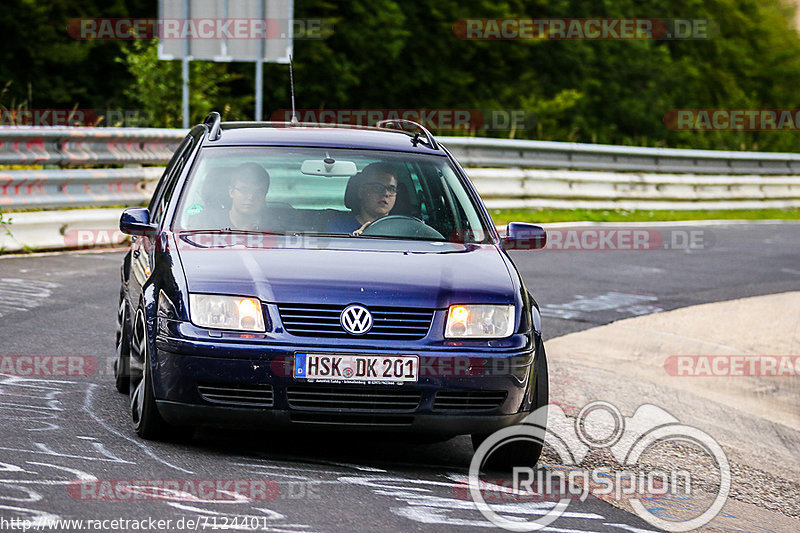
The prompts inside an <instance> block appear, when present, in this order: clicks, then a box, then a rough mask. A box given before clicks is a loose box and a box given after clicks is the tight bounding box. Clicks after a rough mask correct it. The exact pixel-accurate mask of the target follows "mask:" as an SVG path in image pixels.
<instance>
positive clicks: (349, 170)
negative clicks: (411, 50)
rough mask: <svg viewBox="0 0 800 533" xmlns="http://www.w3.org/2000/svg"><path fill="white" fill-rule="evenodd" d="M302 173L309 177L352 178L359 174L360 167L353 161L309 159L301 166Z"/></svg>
mask: <svg viewBox="0 0 800 533" xmlns="http://www.w3.org/2000/svg"><path fill="white" fill-rule="evenodd" d="M300 172H302V173H303V174H308V175H309V176H325V177H328V178H333V177H348V178H349V177H350V176H355V175H356V174H357V173H358V167H356V164H355V163H353V162H352V161H334V160H333V159H331V158H327V159H320V160H316V159H308V160H306V161H303V164H302V165H300Z"/></svg>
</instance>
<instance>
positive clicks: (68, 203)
mask: <svg viewBox="0 0 800 533" xmlns="http://www.w3.org/2000/svg"><path fill="white" fill-rule="evenodd" d="M163 170H164V169H163V168H162V167H144V168H113V169H109V168H98V169H69V170H10V171H7V172H2V171H0V209H3V208H6V209H26V208H58V207H75V206H96V207H101V206H107V205H121V204H122V205H137V204H141V203H142V202H146V201H147V200H148V199H149V198H150V195H151V194H152V191H147V190H146V189H145V184H146V183H148V182H151V181H154V180H157V179H158V178H160V177H161V173H162V172H163Z"/></svg>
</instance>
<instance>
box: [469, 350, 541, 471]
mask: <svg viewBox="0 0 800 533" xmlns="http://www.w3.org/2000/svg"><path fill="white" fill-rule="evenodd" d="M536 346H537V352H536V362H535V365H534V370H535V375H536V384H535V385H534V388H533V395H532V397H531V400H532V404H533V405H532V408H533V412H532V414H531V415H529V416H528V418H526V419H525V420H524V421H523V424H526V423H527V424H530V425H534V426H536V427H538V428H541V429H542V430H543V431H542V432H541V437H542V438H539V437H533V436H525V435H520V438H518V439H516V440H512V441H510V442H505V443H504V444H502V445H501V446H499V447H497V448H495V449H494V451H493V452H491V454H490V455H489V456H488V457H487V458H486V459H485V461H484V466H485V467H486V468H487V469H489V470H496V471H503V472H508V471H510V470H512V469H513V468H514V467H515V466H516V467H530V468H533V467H534V466H536V463H537V462H538V461H539V457H541V455H542V448H543V447H544V439H543V437H544V430H546V429H547V405H548V402H549V401H550V386H549V382H548V377H547V356H546V355H545V353H544V343H543V342H542V341H541V339H539V341H538V342H537V345H536ZM512 427H513V426H512ZM491 435H492V434H491V433H473V434H472V446H473V449H474V450H477V449H478V448H479V447H480V445H481V444H482V443H483V441H485V440H486V439H487V438H489V437H490V436H491Z"/></svg>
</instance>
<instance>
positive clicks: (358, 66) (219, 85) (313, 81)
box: [0, 0, 800, 151]
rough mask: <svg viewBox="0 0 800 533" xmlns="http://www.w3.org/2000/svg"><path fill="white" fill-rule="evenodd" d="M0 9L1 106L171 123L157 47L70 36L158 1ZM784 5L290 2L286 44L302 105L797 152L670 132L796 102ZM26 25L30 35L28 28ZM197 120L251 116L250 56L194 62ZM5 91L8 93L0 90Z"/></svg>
mask: <svg viewBox="0 0 800 533" xmlns="http://www.w3.org/2000/svg"><path fill="white" fill-rule="evenodd" d="M7 3H10V5H9V6H6V7H7V9H6V10H3V12H2V13H0V36H2V37H0V38H2V39H3V40H4V46H2V47H0V83H2V82H3V81H6V82H13V83H12V84H11V85H10V86H9V87H10V88H9V90H8V91H6V92H5V93H4V94H3V95H2V96H0V105H3V104H6V105H8V104H11V105H13V104H14V103H16V104H19V103H20V102H24V103H25V104H26V105H27V106H28V107H30V108H40V109H41V108H57V109H70V108H73V107H75V106H76V105H77V106H78V107H79V108H95V109H99V108H104V107H110V108H116V109H131V108H141V109H142V110H144V111H146V112H147V114H148V115H149V116H151V117H152V118H153V119H154V121H155V122H154V123H153V124H152V125H158V126H172V127H174V126H179V125H180V123H181V117H180V97H181V90H180V89H181V80H180V63H179V62H177V61H159V60H158V59H157V56H156V50H155V43H154V42H134V43H120V42H115V41H76V40H74V39H71V38H70V37H69V36H68V35H66V31H65V29H64V28H65V26H66V23H67V21H69V19H71V18H77V17H123V16H139V17H155V16H156V14H157V13H156V9H157V8H156V2H152V1H151V0H125V1H123V0H104V1H102V2H101V1H100V0H51V1H50V2H48V4H47V5H44V4H43V3H38V2H34V1H33V0H8V2H7ZM787 5H788V3H787V2H785V1H784V0H666V1H664V0H661V1H658V2H656V1H655V0H643V1H641V2H636V3H633V2H617V1H612V0H548V1H545V0H496V1H495V0H492V1H490V0H417V1H414V2H400V1H397V0H352V1H349V2H333V1H332V0H296V1H295V3H294V6H295V13H294V15H295V18H296V19H297V20H305V19H312V20H320V19H322V20H325V21H326V22H327V23H329V24H332V25H333V33H332V35H330V36H329V37H328V38H325V39H298V40H296V41H295V43H294V58H295V81H296V93H297V106H298V107H299V108H301V109H445V110H446V109H489V110H492V109H496V110H505V111H512V110H524V111H526V112H528V113H531V114H535V115H536V117H537V119H538V120H537V121H536V123H535V124H533V125H526V126H525V127H527V129H524V130H495V131H489V132H483V131H482V132H479V134H481V135H495V136H503V137H515V138H532V139H546V140H558V141H576V142H599V143H609V144H628V145H650V146H672V147H692V148H710V149H733V150H741V149H745V150H763V151H794V150H795V147H796V146H797V145H798V141H800V133H798V132H786V131H764V132H745V131H714V132H695V131H674V130H672V129H670V128H669V127H668V126H667V125H666V124H665V122H664V117H665V115H667V113H669V112H670V111H671V110H677V109H718V108H721V109H800V93H798V92H797V90H796V88H797V87H798V86H800V37H798V32H797V30H796V27H795V22H794V19H793V9H792V8H790V7H787ZM488 17H498V18H539V19H541V18H588V17H603V18H662V19H676V18H681V19H707V20H709V21H711V26H712V28H716V29H717V33H715V34H711V35H710V38H708V39H696V40H662V41H648V40H597V41H590V40H541V39H536V40H465V39H461V38H459V37H458V35H456V32H454V30H453V26H454V24H455V23H456V21H458V20H459V19H463V18H488ZM31 28H35V31H31ZM191 68H192V72H191V78H190V79H191V88H192V90H191V94H192V101H191V110H192V117H191V119H192V122H193V123H196V122H198V121H200V120H202V118H203V116H205V114H206V113H207V112H208V111H209V110H210V109H217V110H219V111H221V112H222V113H223V116H224V118H225V119H226V120H236V119H250V118H251V117H252V116H253V107H254V102H253V91H254V85H255V83H254V74H253V70H254V67H253V64H252V63H230V64H225V63H210V62H193V63H192V66H191ZM264 70H265V75H264V106H265V115H266V116H269V115H270V113H271V112H273V111H277V110H280V109H286V108H288V107H289V105H290V98H289V83H288V68H287V66H286V65H279V64H267V65H265V69H264ZM3 85H5V84H3Z"/></svg>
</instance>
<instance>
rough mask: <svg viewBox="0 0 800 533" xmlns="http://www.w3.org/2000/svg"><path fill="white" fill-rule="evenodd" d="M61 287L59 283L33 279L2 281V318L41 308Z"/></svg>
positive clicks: (0, 292)
mask: <svg viewBox="0 0 800 533" xmlns="http://www.w3.org/2000/svg"><path fill="white" fill-rule="evenodd" d="M56 287H60V285H59V284H58V283H53V282H50V281H39V280H32V279H18V278H2V279H0V317H2V316H5V315H9V314H11V313H16V312H18V311H28V310H30V309H33V308H35V307H39V306H40V305H41V304H42V302H44V301H45V300H46V299H47V298H49V297H50V295H51V294H52V290H53V289H55V288H56Z"/></svg>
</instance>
